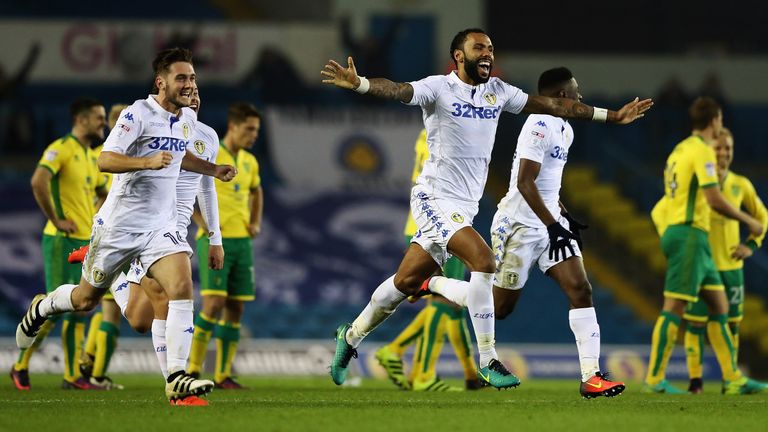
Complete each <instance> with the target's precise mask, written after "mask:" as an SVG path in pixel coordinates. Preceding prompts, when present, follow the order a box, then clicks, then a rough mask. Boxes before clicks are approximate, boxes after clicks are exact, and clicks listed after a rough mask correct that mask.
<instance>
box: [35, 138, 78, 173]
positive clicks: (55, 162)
mask: <svg viewBox="0 0 768 432" xmlns="http://www.w3.org/2000/svg"><path fill="white" fill-rule="evenodd" d="M70 157H72V152H71V151H70V150H69V148H67V146H66V145H64V140H57V141H56V142H54V143H52V144H51V145H49V146H48V148H46V149H45V152H43V156H42V157H41V158H40V161H39V162H38V165H39V166H41V167H44V168H46V169H48V171H50V172H51V174H54V175H56V174H57V173H58V172H59V171H60V170H61V167H62V166H63V165H64V164H65V163H67V161H69V158H70Z"/></svg>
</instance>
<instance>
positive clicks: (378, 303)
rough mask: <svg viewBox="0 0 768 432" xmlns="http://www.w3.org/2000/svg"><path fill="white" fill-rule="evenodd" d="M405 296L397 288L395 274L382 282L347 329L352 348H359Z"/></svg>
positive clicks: (348, 340) (347, 336)
mask: <svg viewBox="0 0 768 432" xmlns="http://www.w3.org/2000/svg"><path fill="white" fill-rule="evenodd" d="M405 297H406V295H405V294H403V293H402V292H400V290H398V289H397V288H395V276H394V275H392V276H390V277H389V279H387V280H385V281H384V282H382V283H381V285H379V287H378V288H376V291H374V292H373V295H371V301H370V302H369V303H368V305H367V306H365V309H363V311H362V312H361V313H360V315H359V316H358V317H357V318H355V321H353V322H352V326H351V327H350V328H349V330H347V334H346V338H347V343H348V344H350V345H352V348H357V346H358V345H360V342H362V340H363V338H365V337H366V336H368V333H370V332H371V331H373V329H375V328H376V327H377V326H378V325H379V324H381V323H382V322H384V320H385V319H387V318H389V316H390V315H392V313H393V312H394V311H395V309H397V306H398V305H399V304H400V303H402V302H403V300H405Z"/></svg>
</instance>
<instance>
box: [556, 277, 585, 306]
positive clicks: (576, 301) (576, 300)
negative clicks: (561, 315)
mask: <svg viewBox="0 0 768 432" xmlns="http://www.w3.org/2000/svg"><path fill="white" fill-rule="evenodd" d="M562 288H563V290H564V291H565V292H566V293H567V294H568V299H569V300H570V302H571V305H572V306H573V307H574V308H576V309H580V308H588V307H592V285H591V284H590V283H589V281H588V280H587V279H586V278H574V279H571V280H568V281H565V282H564V283H563V287H562Z"/></svg>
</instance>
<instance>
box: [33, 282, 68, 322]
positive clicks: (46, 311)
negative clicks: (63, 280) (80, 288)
mask: <svg viewBox="0 0 768 432" xmlns="http://www.w3.org/2000/svg"><path fill="white" fill-rule="evenodd" d="M76 286H77V285H72V284H64V285H61V286H59V287H58V288H56V289H55V290H53V292H51V293H50V294H48V297H46V298H44V299H43V300H42V301H41V302H40V304H39V305H38V311H39V312H40V316H44V317H48V316H51V315H55V314H60V313H64V312H72V311H74V310H75V307H74V306H72V290H74V289H75V287H76Z"/></svg>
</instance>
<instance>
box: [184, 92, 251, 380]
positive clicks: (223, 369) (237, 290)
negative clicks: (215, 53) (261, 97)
mask: <svg viewBox="0 0 768 432" xmlns="http://www.w3.org/2000/svg"><path fill="white" fill-rule="evenodd" d="M260 127H261V114H260V113H259V111H258V110H257V109H256V107H254V106H253V105H251V104H249V103H245V102H239V103H234V104H232V105H231V106H230V107H229V112H228V116H227V133H226V134H225V135H224V139H222V140H221V144H220V145H219V153H218V156H217V157H216V163H217V164H227V165H232V166H235V167H236V168H237V175H236V176H235V178H234V179H233V180H232V181H231V182H229V183H224V182H221V181H216V182H215V184H216V194H217V195H218V199H219V215H220V220H221V236H222V237H223V245H224V253H225V254H226V255H225V257H224V267H223V268H221V269H209V268H208V265H207V264H208V255H207V254H206V253H205V251H206V250H208V245H209V243H210V240H209V237H208V236H207V235H206V233H208V232H209V231H210V230H211V227H210V226H209V225H208V224H207V223H206V221H205V220H203V219H202V218H200V217H199V216H200V215H199V214H197V213H196V216H195V217H194V218H195V223H196V224H197V225H198V226H199V227H200V229H199V230H198V232H197V250H198V259H199V260H200V266H199V268H200V294H202V296H203V307H202V310H201V311H200V313H199V314H198V315H197V317H196V319H195V334H194V338H193V341H192V352H191V354H190V356H189V373H190V374H192V375H193V376H199V375H200V373H201V372H202V368H203V361H204V360H205V353H206V352H207V351H208V342H209V341H210V340H211V337H214V338H215V339H216V368H215V374H214V382H215V383H216V388H221V389H241V388H243V387H242V386H241V385H240V384H239V383H238V382H237V381H235V380H234V379H233V378H232V363H233V361H234V359H235V354H236V353H237V346H238V343H239V341H240V319H241V318H242V315H243V309H244V308H245V302H247V301H252V300H253V299H254V289H255V286H254V283H255V282H254V273H253V243H252V239H253V238H254V237H256V236H257V235H259V232H260V231H261V218H262V213H263V208H264V199H263V193H262V189H261V177H260V176H259V163H258V162H257V161H256V157H254V156H253V154H252V153H250V152H249V151H248V149H250V148H251V147H253V144H254V143H255V142H256V139H257V138H258V136H259V129H260Z"/></svg>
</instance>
